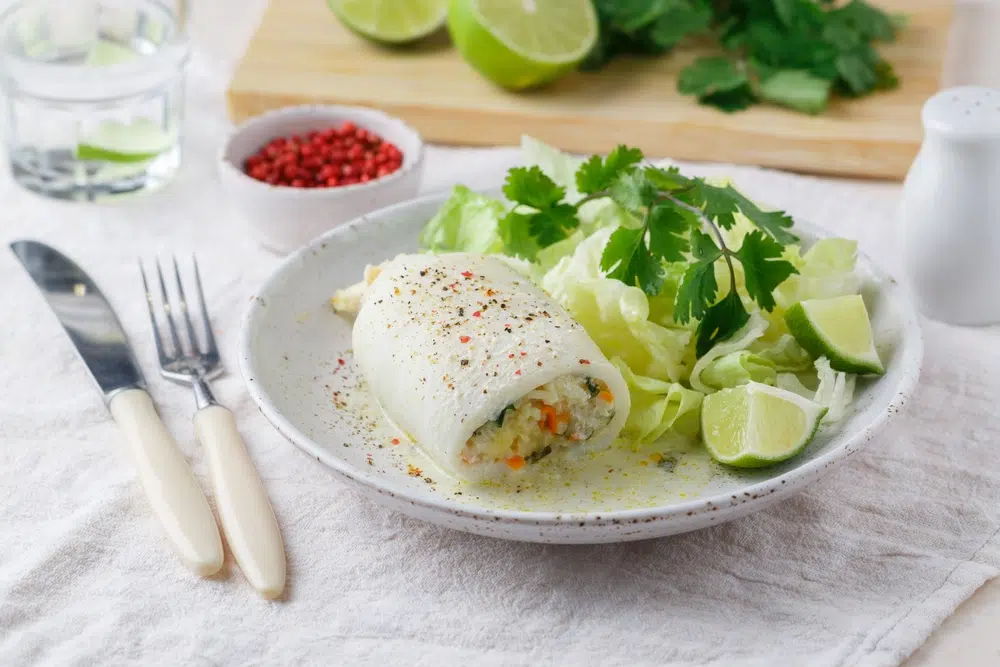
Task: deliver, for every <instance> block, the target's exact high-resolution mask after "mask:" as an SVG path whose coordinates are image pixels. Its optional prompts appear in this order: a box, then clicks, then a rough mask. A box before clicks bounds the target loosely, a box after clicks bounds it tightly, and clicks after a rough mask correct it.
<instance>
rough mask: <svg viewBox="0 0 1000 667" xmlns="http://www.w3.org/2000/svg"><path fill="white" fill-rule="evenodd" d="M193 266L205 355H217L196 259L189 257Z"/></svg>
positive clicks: (217, 351) (217, 350) (192, 256)
mask: <svg viewBox="0 0 1000 667" xmlns="http://www.w3.org/2000/svg"><path fill="white" fill-rule="evenodd" d="M191 263H192V264H194V282H195V285H197V287H198V302H199V303H200V304H201V319H202V322H203V323H204V325H205V354H208V355H212V356H215V355H218V354H219V348H218V347H216V345H215V334H213V333H212V321H211V320H209V319H208V306H206V305H205V290H203V289H202V287H201V272H200V271H198V258H197V257H195V256H194V255H191Z"/></svg>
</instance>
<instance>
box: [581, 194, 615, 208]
mask: <svg viewBox="0 0 1000 667" xmlns="http://www.w3.org/2000/svg"><path fill="white" fill-rule="evenodd" d="M610 196H611V192H609V191H608V190H601V191H600V192H593V193H591V194H589V195H587V196H586V197H584V198H583V199H581V200H580V201H578V202H577V203H576V204H574V206H575V207H576V210H578V211H579V210H580V208H581V207H582V206H583V205H584V204H587V203H590V202H592V201H596V200H598V199H604V198H605V197H610Z"/></svg>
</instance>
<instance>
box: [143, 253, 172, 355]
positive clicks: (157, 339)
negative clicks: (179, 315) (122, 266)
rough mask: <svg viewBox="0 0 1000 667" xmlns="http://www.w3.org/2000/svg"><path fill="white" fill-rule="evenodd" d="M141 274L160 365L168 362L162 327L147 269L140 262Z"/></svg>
mask: <svg viewBox="0 0 1000 667" xmlns="http://www.w3.org/2000/svg"><path fill="white" fill-rule="evenodd" d="M139 273H140V274H142V289H143V291H145V292H146V306H147V307H148V308H149V322H150V324H152V325H153V340H154V341H155V342H156V354H157V356H159V357H160V365H161V366H162V365H163V364H164V363H166V361H167V353H166V351H165V350H164V349H163V338H161V337H160V327H159V326H158V325H157V323H156V310H155V308H154V307H153V293H152V292H150V291H149V281H148V280H146V268H145V267H144V266H143V265H142V262H141V261H140V262H139Z"/></svg>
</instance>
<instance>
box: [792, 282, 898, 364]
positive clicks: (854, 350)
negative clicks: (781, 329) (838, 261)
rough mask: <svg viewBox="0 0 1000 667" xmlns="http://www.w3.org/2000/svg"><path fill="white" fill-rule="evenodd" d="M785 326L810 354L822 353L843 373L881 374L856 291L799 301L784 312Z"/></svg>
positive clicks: (860, 300) (865, 315) (860, 301)
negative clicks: (786, 325)
mask: <svg viewBox="0 0 1000 667" xmlns="http://www.w3.org/2000/svg"><path fill="white" fill-rule="evenodd" d="M785 323H786V324H788V330H789V331H790V332H791V334H792V335H793V336H795V340H797V341H798V342H799V345H801V346H802V347H804V348H805V349H807V350H808V351H809V352H810V353H811V354H812V355H813V356H816V357H826V358H827V359H829V360H830V367H831V368H833V370H835V371H842V372H844V373H860V374H867V373H874V374H876V375H882V374H883V373H884V372H885V368H884V367H883V366H882V361H881V360H880V359H879V358H878V352H877V351H876V350H875V342H874V340H873V338H872V325H871V322H870V321H869V319H868V311H867V310H866V309H865V302H864V300H863V299H862V298H861V296H860V295H858V294H849V295H847V296H838V297H836V298H833V299H812V300H808V301H800V302H799V303H797V304H795V305H794V306H792V307H791V308H789V309H788V312H786V313H785Z"/></svg>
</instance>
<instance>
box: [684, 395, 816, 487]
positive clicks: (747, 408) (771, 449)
mask: <svg viewBox="0 0 1000 667" xmlns="http://www.w3.org/2000/svg"><path fill="white" fill-rule="evenodd" d="M825 414H826V408H824V407H823V406H822V405H819V404H817V403H813V402H812V401H810V400H809V399H808V398H803V397H802V396H799V395H798V394H794V393H792V392H790V391H785V390H784V389H778V388H777V387H771V386H770V385H766V384H761V383H759V382H751V383H749V384H744V385H740V386H739V387H734V388H732V389H723V390H722V391H718V392H716V393H714V394H709V395H708V396H706V397H705V400H704V401H702V404H701V435H702V438H703V439H704V441H705V447H707V448H708V453H709V454H711V455H712V458H713V459H715V460H716V461H718V462H719V463H725V464H726V465H730V466H734V467H737V468H763V467H764V466H769V465H772V464H775V463H780V462H782V461H787V460H788V459H790V458H792V457H793V456H795V455H796V454H798V453H799V452H801V451H802V450H803V449H805V448H806V445H808V444H809V442H810V441H811V440H812V439H813V436H814V435H816V430H817V429H818V428H819V422H820V420H821V419H823V415H825Z"/></svg>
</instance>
